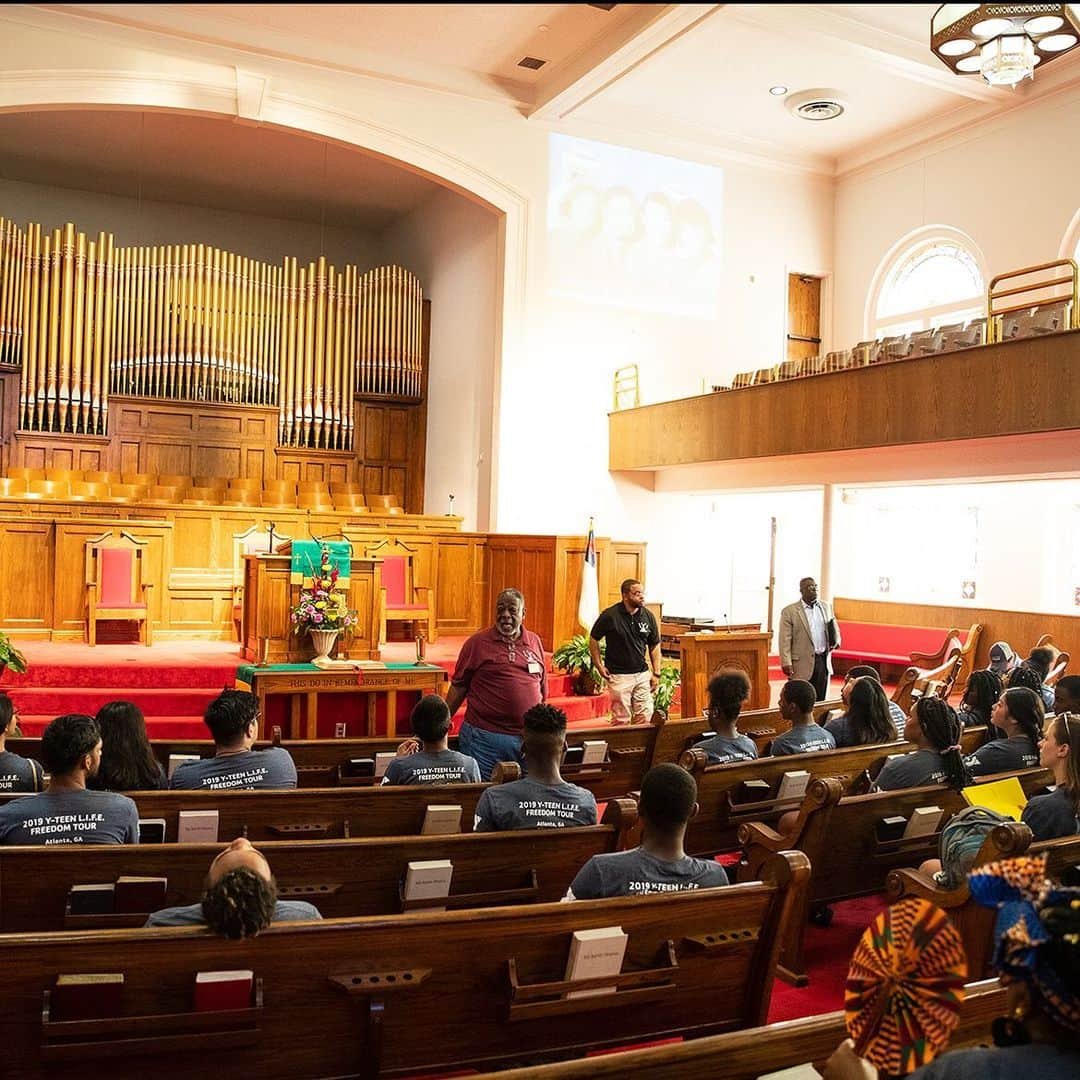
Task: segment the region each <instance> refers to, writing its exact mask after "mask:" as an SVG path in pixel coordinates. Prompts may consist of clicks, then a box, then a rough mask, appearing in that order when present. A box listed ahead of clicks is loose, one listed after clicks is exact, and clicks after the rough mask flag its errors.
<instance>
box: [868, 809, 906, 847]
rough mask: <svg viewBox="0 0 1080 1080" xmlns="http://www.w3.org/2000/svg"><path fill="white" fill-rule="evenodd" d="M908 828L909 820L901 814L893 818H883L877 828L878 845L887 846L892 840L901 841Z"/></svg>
mask: <svg viewBox="0 0 1080 1080" xmlns="http://www.w3.org/2000/svg"><path fill="white" fill-rule="evenodd" d="M906 828H907V818H906V817H903V816H902V815H900V814H896V815H895V816H893V817H887V818H882V819H881V820H880V821H879V822H878V823H877V825H876V826H875V833H876V834H877V838H878V843H879V844H885V843H888V842H889V841H890V840H900V839H901V838H902V837H903V835H904V830H905V829H906Z"/></svg>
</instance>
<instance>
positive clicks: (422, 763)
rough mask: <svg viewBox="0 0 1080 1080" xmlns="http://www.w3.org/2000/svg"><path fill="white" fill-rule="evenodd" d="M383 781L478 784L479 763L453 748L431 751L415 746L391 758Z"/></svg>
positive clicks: (393, 782)
mask: <svg viewBox="0 0 1080 1080" xmlns="http://www.w3.org/2000/svg"><path fill="white" fill-rule="evenodd" d="M382 782H383V783H384V784H479V783H480V766H479V765H477V764H476V758H471V757H467V756H466V755H465V754H459V753H458V752H457V751H456V750H441V751H439V753H431V752H429V751H427V750H418V751H417V752H416V753H415V754H409V755H408V756H407V757H399V758H394V760H393V761H391V762H390V764H389V765H387V766H386V772H385V773H383V781H382Z"/></svg>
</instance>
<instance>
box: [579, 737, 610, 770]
mask: <svg viewBox="0 0 1080 1080" xmlns="http://www.w3.org/2000/svg"><path fill="white" fill-rule="evenodd" d="M581 747H582V750H583V751H584V753H583V754H582V756H581V764H582V765H600V764H602V763H603V762H605V761H606V760H607V743H606V742H605V741H604V740H603V739H586V740H585V741H584V742H583V743H582V744H581Z"/></svg>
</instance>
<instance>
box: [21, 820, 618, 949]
mask: <svg viewBox="0 0 1080 1080" xmlns="http://www.w3.org/2000/svg"><path fill="white" fill-rule="evenodd" d="M636 817H637V808H636V806H635V804H634V802H633V800H632V799H620V800H617V801H613V802H609V803H608V806H607V812H606V813H605V816H604V823H603V824H600V825H590V826H587V827H583V828H572V829H536V830H529V831H521V832H503V833H469V834H467V835H458V836H395V837H368V838H364V839H360V840H325V841H319V840H306V841H277V842H274V841H271V842H269V843H265V844H260V845H259V850H260V851H261V852H262V853H263V854H264V855H265V856H266V858H267V859H268V860H269V862H270V866H271V868H272V869H273V871H274V877H275V878H276V880H277V883H278V891H279V894H280V895H281V897H282V898H283V899H287V900H307V901H308V902H310V903H312V904H314V905H315V906H316V907H317V908H318V909H319V911H320V912H322V914H323V915H324V916H325V917H326V918H338V917H342V916H357V915H391V914H395V913H397V912H400V911H402V910H403V908H404V904H403V901H402V898H401V895H400V885H401V883H402V881H403V880H404V878H405V871H406V868H407V866H408V864H409V863H410V862H413V861H416V860H422V859H449V860H450V861H451V862H452V863H453V864H454V876H453V882H452V895H451V897H450V898H449V903H448V905H447V906H449V907H452V908H462V907H490V906H494V905H497V904H510V903H547V902H550V901H556V900H560V899H562V897H563V896H564V895H565V893H566V890H567V888H568V887H569V885H570V882H571V881H572V880H573V878H574V875H575V874H576V873H577V871H578V870H579V869H580V868H581V867H582V866H583V865H584V864H585V863H586V862H587V861H588V860H589V858H590V857H591V856H593V855H597V854H601V853H603V852H608V851H618V850H620V849H621V848H622V847H623V846H624V843H625V839H626V836H627V833H628V830H629V829H630V828H631V826H632V825H633V823H634V820H635V818H636ZM222 847H223V845H220V844H183V845H179V846H177V845H175V844H140V845H139V846H138V847H131V846H126V845H91V844H71V845H63V846H59V845H57V846H51V847H0V932H3V933H15V932H18V933H25V932H28V931H47V930H64V929H69V930H71V929H85V930H94V929H96V930H104V929H112V928H117V927H138V926H142V925H143V924H144V923H145V922H146V915H147V914H148V913H147V912H142V913H139V914H113V915H74V916H72V915H67V914H66V911H65V909H66V906H67V899H68V892H69V890H70V888H71V886H72V885H79V884H83V885H88V884H95V883H101V882H113V881H116V879H117V878H118V877H120V876H121V875H137V876H143V877H166V878H168V881H169V884H168V890H167V894H166V899H165V901H164V903H162V904H160V905H158V906H159V907H173V906H175V905H178V904H195V903H198V901H199V899H200V898H201V896H202V892H203V884H204V881H205V879H206V872H207V869H208V867H209V866H210V861H211V860H212V859H213V858H214V856H215V855H217V854H218V852H220V851H221V850H222Z"/></svg>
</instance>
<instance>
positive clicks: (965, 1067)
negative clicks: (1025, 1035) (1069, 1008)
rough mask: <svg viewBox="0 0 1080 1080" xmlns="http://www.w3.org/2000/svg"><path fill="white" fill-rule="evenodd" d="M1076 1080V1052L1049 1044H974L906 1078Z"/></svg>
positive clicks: (1079, 1060) (1079, 1067) (1079, 1061)
mask: <svg viewBox="0 0 1080 1080" xmlns="http://www.w3.org/2000/svg"><path fill="white" fill-rule="evenodd" d="M1024 1076H1033V1077H1038V1080H1076V1077H1078V1076H1080V1053H1077V1052H1076V1051H1075V1050H1065V1049H1059V1048H1058V1047H1056V1046H1051V1045H1050V1044H1049V1043H1031V1044H1030V1045H1028V1046H1004V1047H997V1048H988V1047H983V1046H978V1047H974V1048H972V1049H971V1050H953V1051H951V1052H950V1053H948V1054H942V1056H941V1057H939V1058H938V1059H937V1060H936V1061H931V1062H930V1064H929V1065H924V1066H923V1067H922V1068H921V1069H916V1070H915V1072H913V1073H912V1074H911V1075H910V1076H909V1077H908V1080H1017V1077H1024Z"/></svg>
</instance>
